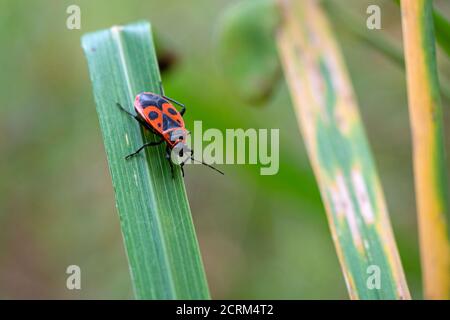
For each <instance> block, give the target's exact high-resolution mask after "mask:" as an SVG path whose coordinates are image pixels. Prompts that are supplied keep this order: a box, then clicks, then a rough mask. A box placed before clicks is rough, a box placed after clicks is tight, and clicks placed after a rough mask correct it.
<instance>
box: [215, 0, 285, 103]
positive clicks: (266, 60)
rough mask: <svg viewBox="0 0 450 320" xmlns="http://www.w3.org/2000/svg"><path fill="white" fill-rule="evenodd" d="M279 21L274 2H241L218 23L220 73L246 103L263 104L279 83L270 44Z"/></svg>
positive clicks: (272, 41) (276, 55) (274, 52)
mask: <svg viewBox="0 0 450 320" xmlns="http://www.w3.org/2000/svg"><path fill="white" fill-rule="evenodd" d="M280 19H281V16H280V15H279V10H278V8H277V3H276V1H274V0H259V1H242V2H239V3H238V4H237V5H235V6H232V7H231V8H230V9H229V10H227V11H226V12H225V13H224V14H223V16H222V17H221V19H220V21H219V23H218V32H217V37H216V41H217V42H218V45H217V47H218V53H217V55H218V57H219V58H220V59H219V65H220V67H221V70H220V71H221V72H222V73H223V74H224V75H226V76H227V77H228V79H229V81H230V83H231V85H232V86H233V89H234V92H236V93H237V94H238V97H239V98H241V97H242V98H244V99H245V101H246V102H248V103H249V104H251V103H258V102H259V103H261V102H265V100H266V99H267V98H268V97H270V95H271V94H272V93H273V91H274V88H275V85H276V84H277V83H278V82H279V81H280V80H281V66H280V63H279V60H278V54H277V49H276V46H275V41H274V39H275V33H276V30H277V26H278V24H279V23H280Z"/></svg>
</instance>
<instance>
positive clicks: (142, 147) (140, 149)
mask: <svg viewBox="0 0 450 320" xmlns="http://www.w3.org/2000/svg"><path fill="white" fill-rule="evenodd" d="M163 142H164V139H161V140H160V141H157V142H147V143H144V144H143V145H142V146H141V147H140V148H139V149H137V150H136V151H135V152H133V153H131V154H129V155H127V156H126V157H125V159H126V160H128V159H130V158H131V157H133V156H135V155H137V154H138V153H139V152H141V151H142V150H143V149H144V148H146V147H153V146H158V145H160V144H161V143H163Z"/></svg>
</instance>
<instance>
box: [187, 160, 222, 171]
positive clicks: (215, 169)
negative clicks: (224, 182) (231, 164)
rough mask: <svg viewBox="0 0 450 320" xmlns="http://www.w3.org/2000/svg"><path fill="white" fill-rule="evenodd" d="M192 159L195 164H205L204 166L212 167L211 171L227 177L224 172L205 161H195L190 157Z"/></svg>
mask: <svg viewBox="0 0 450 320" xmlns="http://www.w3.org/2000/svg"><path fill="white" fill-rule="evenodd" d="M190 159H191V160H193V161H195V162H198V163H201V164H203V165H204V166H207V167H210V168H211V169H213V170H214V171H217V172H218V173H220V174H223V175H225V174H224V173H223V172H222V171H220V170H219V169H217V168H214V167H213V166H212V165H210V164H207V163H205V162H203V161H200V160H197V159H194V157H190Z"/></svg>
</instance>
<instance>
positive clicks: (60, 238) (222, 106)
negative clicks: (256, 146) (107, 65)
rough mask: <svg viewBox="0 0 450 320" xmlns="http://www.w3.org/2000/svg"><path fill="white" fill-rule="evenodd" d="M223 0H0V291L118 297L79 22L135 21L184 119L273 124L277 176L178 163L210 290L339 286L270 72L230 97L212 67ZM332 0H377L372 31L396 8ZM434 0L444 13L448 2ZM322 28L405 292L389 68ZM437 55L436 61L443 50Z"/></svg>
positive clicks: (215, 293) (310, 184)
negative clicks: (368, 151)
mask: <svg viewBox="0 0 450 320" xmlns="http://www.w3.org/2000/svg"><path fill="white" fill-rule="evenodd" d="M248 1H251V0H248ZM233 2H237V1H234V0H233V1H230V0H214V1H211V0H195V1H192V0H191V1H181V0H177V1H176V0H152V1H135V0H132V1H131V0H130V1H117V0H114V1H111V0H108V1H106V0H97V1H88V0H85V1H75V0H74V1H50V0H48V1H46V0H40V1H25V0H18V1H13V0H2V1H1V2H0V38H1V40H2V50H0V70H1V72H0V96H1V98H2V103H1V107H0V153H1V155H2V156H3V160H2V162H1V165H0V177H1V178H0V188H1V189H0V298H69V299H72V298H73V299H76V298H86V299H91V298H132V297H133V295H132V289H131V283H130V278H129V273H128V266H127V260H126V255H125V252H124V247H123V244H122V237H121V233H120V228H119V220H118V216H117V213H116V211H115V206H114V197H113V190H112V186H111V179H110V176H109V172H108V168H107V163H106V157H105V152H104V149H103V145H102V139H101V136H100V130H99V125H98V120H97V115H96V112H95V105H94V101H93V96H92V90H91V84H90V81H89V77H88V73H87V65H86V61H85V58H84V56H83V54H82V50H81V47H80V36H81V35H82V34H83V33H85V32H89V31H93V30H96V29H99V28H107V27H110V26H111V25H114V24H124V23H129V22H133V21H136V20H140V19H146V20H149V21H151V22H152V25H153V28H154V32H155V33H156V34H157V37H158V39H160V40H161V42H162V43H163V44H164V46H165V48H166V49H168V50H169V51H170V54H172V55H174V56H175V57H176V59H175V64H174V65H173V66H172V67H171V68H170V69H169V70H168V71H167V72H164V73H163V75H162V76H163V81H164V86H165V89H166V92H167V94H168V95H169V96H171V97H173V98H175V99H177V100H180V101H182V102H184V103H185V104H187V105H188V112H187V114H186V117H185V118H186V122H187V126H188V127H189V126H191V125H192V123H193V121H194V120H203V127H204V128H208V127H211V128H219V129H225V128H239V127H241V128H280V161H281V163H280V171H279V174H278V175H275V176H260V175H259V168H258V167H257V166H239V165H228V166H222V168H223V169H224V170H225V171H226V175H225V176H220V175H217V174H216V173H214V172H213V171H211V170H209V169H207V168H204V167H199V166H188V167H187V170H186V173H187V176H186V184H187V191H188V196H189V199H190V204H191V209H192V214H193V218H194V222H195V227H196V230H197V236H198V239H199V242H200V248H201V251H202V256H203V261H204V264H205V268H206V273H207V277H208V281H209V286H210V290H211V294H212V297H213V298H216V299H231V298H235V299H239V298H247V299H258V298H267V299H270V298H271V299H306V298H311V299H346V298H347V292H346V289H345V285H344V281H343V278H342V273H341V270H340V267H339V264H338V261H337V257H336V253H335V251H334V247H333V243H332V240H331V236H330V233H329V230H328V225H327V221H326V216H325V212H324V208H323V206H322V203H321V201H320V196H319V193H318V189H317V186H316V183H315V180H314V176H313V174H312V171H311V167H310V165H309V163H308V159H307V156H306V153H305V149H304V144H303V142H302V138H301V136H300V134H299V132H298V128H297V125H296V121H295V120H294V118H295V117H294V112H293V110H292V107H291V104H290V100H289V96H288V93H287V90H286V88H285V84H284V82H282V83H280V84H279V86H278V88H277V90H276V93H275V95H274V96H273V97H272V98H271V100H270V101H269V103H268V104H267V105H265V106H256V107H255V106H251V105H246V104H245V103H242V102H239V100H237V99H235V97H234V96H233V93H232V92H231V91H230V89H229V84H228V83H227V82H226V81H225V80H224V79H223V77H222V76H221V73H220V68H218V66H217V64H218V63H220V61H218V60H217V56H216V51H215V45H216V41H218V39H217V20H218V19H219V17H220V16H221V14H222V13H223V11H224V10H225V8H227V7H228V6H230V5H231V4H232V3H233ZM345 3H346V6H347V8H348V10H349V11H352V12H353V13H355V14H357V15H358V16H360V17H361V19H363V20H362V21H364V19H365V17H366V13H365V12H366V8H367V6H368V5H369V4H379V5H380V6H381V8H382V27H383V30H382V31H374V32H383V33H384V34H386V35H388V36H389V37H392V38H393V39H397V41H398V42H399V43H400V42H401V38H400V37H401V24H400V15H399V9H398V7H396V6H395V5H394V4H393V3H392V1H389V0H385V1H382V0H377V1H374V0H371V1H361V0H351V1H350V0H346V1H345ZM71 4H77V5H79V6H80V7H81V19H82V24H81V27H82V28H81V30H68V29H67V28H66V19H67V16H68V15H67V14H66V8H67V7H68V6H69V5H71ZM436 4H437V5H438V6H439V7H441V8H444V9H445V10H447V11H445V10H444V11H443V12H444V13H445V12H450V10H449V9H450V6H449V4H448V2H447V3H444V1H436ZM361 27H362V28H363V27H365V25H364V24H362V25H361ZM335 32H336V34H337V36H338V39H339V41H340V44H341V46H342V48H343V52H344V55H345V58H346V61H347V62H348V63H349V65H348V66H349V71H350V74H351V77H352V80H353V82H354V86H355V90H356V93H357V96H358V100H359V102H360V107H361V112H362V116H363V120H364V123H365V124H366V128H367V132H368V136H369V140H370V142H371V145H372V148H373V152H374V156H375V159H376V162H377V165H378V169H379V173H380V176H381V179H382V183H383V186H384V188H385V193H386V197H387V202H388V206H389V209H390V214H391V219H392V224H393V227H394V231H395V235H396V238H397V241H398V246H399V250H400V254H401V257H402V261H403V263H404V268H405V272H406V276H407V279H408V283H409V286H410V289H411V291H412V294H413V297H415V298H420V297H421V288H420V286H421V284H420V281H421V279H420V266H419V256H418V243H417V231H416V217H415V204H414V193H413V180H412V168H411V141H410V131H409V124H408V113H407V104H406V91H405V79H404V74H403V71H402V70H401V69H400V68H399V67H398V66H396V65H395V64H393V63H392V62H390V61H389V60H387V59H386V58H384V57H383V56H382V55H380V54H379V53H378V52H374V51H373V50H371V49H370V48H368V47H367V46H365V45H364V44H363V43H361V42H360V41H358V40H356V39H354V38H352V37H351V36H349V34H348V33H347V32H346V31H345V30H343V29H342V28H340V27H339V26H338V25H335ZM441 61H442V59H441V60H440V62H441ZM440 68H441V71H442V70H446V71H448V70H449V68H448V63H447V65H441V66H440ZM447 74H449V73H447ZM448 120H449V119H448V116H447V117H446V122H447V123H448ZM447 127H448V126H447ZM447 136H449V135H448V134H447ZM447 145H448V143H447ZM71 264H76V265H79V266H80V267H81V272H82V290H74V291H69V290H67V289H66V277H67V275H66V273H65V271H66V268H67V266H68V265H71Z"/></svg>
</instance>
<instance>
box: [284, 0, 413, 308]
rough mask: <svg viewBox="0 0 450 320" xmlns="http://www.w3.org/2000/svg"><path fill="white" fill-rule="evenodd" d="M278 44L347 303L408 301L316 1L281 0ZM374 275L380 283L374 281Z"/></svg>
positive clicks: (371, 168) (375, 180) (358, 125)
mask: <svg viewBox="0 0 450 320" xmlns="http://www.w3.org/2000/svg"><path fill="white" fill-rule="evenodd" d="M279 2H280V7H281V8H282V13H283V25H282V27H281V28H280V29H279V32H278V35H277V42H278V47H279V52H280V58H281V61H282V65H283V69H284V73H285V76H286V79H287V82H288V85H289V90H290V93H291V96H292V100H293V103H294V109H295V111H296V114H297V119H298V123H299V127H300V130H301V131H302V135H303V138H304V140H305V144H306V146H307V149H308V155H309V158H310V160H311V163H312V166H313V169H314V173H315V175H316V179H317V182H318V184H319V188H320V191H321V195H322V199H323V202H324V204H325V207H326V210H327V214H328V221H329V225H330V229H331V232H332V235H333V240H334V243H335V246H336V251H337V254H338V257H339V261H340V263H341V266H342V270H343V273H344V276H345V279H346V284H347V288H348V290H349V295H350V297H351V298H352V299H409V298H410V294H409V290H408V287H407V284H406V280H405V276H404V273H403V268H402V265H401V261H400V257H399V253H398V250H397V246H396V243H395V239H394V236H393V233H392V229H391V225H390V221H389V216H388V212H387V209H386V203H385V200H384V195H383V190H382V187H381V183H380V180H379V177H378V174H377V171H376V168H375V163H374V160H373V158H372V155H371V152H370V147H369V145H368V142H367V138H366V135H365V132H364V127H363V124H362V121H361V119H360V115H359V111H358V105H357V103H356V100H355V97H354V94H353V89H352V87H351V84H350V80H349V76H348V74H347V71H346V68H345V65H344V61H343V59H342V57H341V54H340V51H339V48H338V46H337V43H336V41H335V39H334V36H333V34H332V32H331V28H330V26H329V25H328V21H327V19H326V17H325V15H324V14H323V12H322V10H321V8H320V6H319V4H318V2H317V1H314V0H305V1H294V0H280V1H279ZM375 270H377V271H379V274H378V276H379V277H378V279H379V280H380V281H379V283H378V284H379V286H378V285H377V284H376V283H374V282H372V280H374V278H371V277H370V275H374V274H375V272H377V271H375Z"/></svg>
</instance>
